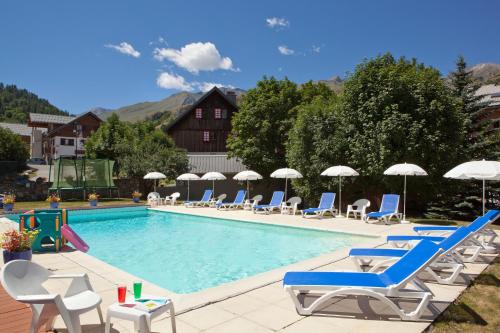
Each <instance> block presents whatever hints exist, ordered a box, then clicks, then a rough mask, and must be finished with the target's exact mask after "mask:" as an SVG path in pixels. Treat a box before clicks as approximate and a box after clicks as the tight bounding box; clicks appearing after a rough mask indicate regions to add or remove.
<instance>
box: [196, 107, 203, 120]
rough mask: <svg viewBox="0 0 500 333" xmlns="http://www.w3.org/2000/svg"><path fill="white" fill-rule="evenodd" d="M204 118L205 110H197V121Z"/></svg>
mask: <svg viewBox="0 0 500 333" xmlns="http://www.w3.org/2000/svg"><path fill="white" fill-rule="evenodd" d="M202 117H203V110H202V109H201V108H197V109H196V119H201V118H202Z"/></svg>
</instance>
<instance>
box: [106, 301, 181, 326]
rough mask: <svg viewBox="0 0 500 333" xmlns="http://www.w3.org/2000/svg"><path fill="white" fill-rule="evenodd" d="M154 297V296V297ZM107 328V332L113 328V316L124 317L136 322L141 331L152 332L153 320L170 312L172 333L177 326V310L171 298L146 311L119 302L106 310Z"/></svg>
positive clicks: (135, 324)
mask: <svg viewBox="0 0 500 333" xmlns="http://www.w3.org/2000/svg"><path fill="white" fill-rule="evenodd" d="M152 298H154V297H152ZM125 303H126V304H129V303H133V302H132V301H131V300H128V299H127V302H125ZM106 312H107V314H106V329H105V333H109V332H110V329H111V318H117V319H123V320H128V321H132V322H134V329H135V331H136V332H139V333H150V332H151V321H152V320H153V319H154V318H156V317H158V316H159V315H161V314H164V313H166V312H170V322H171V325H172V333H175V332H176V328H175V311H174V304H173V303H172V301H171V300H168V301H167V303H166V304H165V305H164V306H162V307H160V308H158V309H156V310H154V311H152V312H146V311H142V310H137V309H134V308H133V307H127V306H123V305H120V304H118V303H114V304H111V305H110V306H109V307H108V310H107V311H106Z"/></svg>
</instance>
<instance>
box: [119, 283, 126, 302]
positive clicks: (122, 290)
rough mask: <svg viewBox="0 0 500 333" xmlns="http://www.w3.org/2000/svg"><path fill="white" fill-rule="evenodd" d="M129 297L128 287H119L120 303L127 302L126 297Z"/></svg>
mask: <svg viewBox="0 0 500 333" xmlns="http://www.w3.org/2000/svg"><path fill="white" fill-rule="evenodd" d="M126 297H127V287H126V286H119V287H118V303H125V298H126Z"/></svg>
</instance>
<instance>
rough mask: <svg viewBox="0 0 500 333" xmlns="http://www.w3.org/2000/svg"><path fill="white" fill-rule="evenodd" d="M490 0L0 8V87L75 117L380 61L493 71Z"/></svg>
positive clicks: (499, 50) (494, 9) (494, 23)
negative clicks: (481, 66) (12, 87)
mask: <svg viewBox="0 0 500 333" xmlns="http://www.w3.org/2000/svg"><path fill="white" fill-rule="evenodd" d="M499 12H500V1H493V0H491V1H486V0H474V1H473V0H470V1H464V0H446V1H445V0H442V1H435V0H420V1H403V0H399V1H396V0H394V1H389V0H377V1H371V0H364V1H361V0H358V1H352V0H351V1H312V0H309V1H272V0H267V1H261V0H252V1H227V0H226V1H219V0H211V1H158V0H149V1H145V0H143V1H125V0H121V1H109V0H107V1H102V0H101V1H93V0H86V1H78V2H77V1H55V0H46V1H35V0H33V1H23V0H18V1H8V2H7V1H6V2H4V3H3V4H2V10H1V11H0V82H4V83H13V84H16V85H18V86H20V87H22V88H26V89H28V90H30V91H33V92H34V93H36V94H38V95H39V96H41V97H43V98H46V99H48V100H49V101H50V102H51V103H53V104H54V105H56V106H58V107H59V108H62V109H64V110H67V111H69V112H71V113H74V114H77V113H81V112H83V111H86V110H88V109H89V108H92V107H95V106H101V107H106V108H117V107H120V106H124V105H129V104H132V103H137V102H142V101H154V100H160V99H162V98H165V97H166V96H168V95H170V94H172V93H175V92H178V91H179V89H188V90H193V91H197V90H200V89H206V88H207V87H210V86H211V84H213V83H217V84H222V85H227V86H234V87H240V88H243V89H248V88H251V87H253V86H254V85H255V82H256V81H258V80H259V79H260V78H262V76H263V75H274V76H276V77H280V78H281V77H284V76H288V77H289V78H290V79H292V80H294V81H296V82H304V81H307V80H310V79H312V80H318V79H327V78H330V77H332V76H333V75H340V76H341V77H343V76H345V75H346V73H348V72H352V71H353V70H354V67H355V65H356V64H357V63H359V62H360V61H362V60H363V59H364V58H367V57H368V58H370V57H374V56H376V55H378V54H381V53H385V52H388V51H389V52H392V53H393V54H395V55H396V56H400V55H404V56H406V57H409V58H411V57H416V58H417V59H418V60H419V61H421V62H424V63H425V64H427V65H431V66H434V67H436V68H438V69H439V70H441V71H442V72H443V73H448V72H449V71H450V70H452V69H453V68H454V61H455V59H456V57H457V55H458V54H463V55H464V56H465V57H466V60H467V61H468V63H469V64H475V63H480V62H496V63H500V47H499V44H498V38H499V32H500V28H499V25H498V13H499Z"/></svg>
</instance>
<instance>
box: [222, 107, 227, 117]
mask: <svg viewBox="0 0 500 333" xmlns="http://www.w3.org/2000/svg"><path fill="white" fill-rule="evenodd" d="M222 119H227V110H226V109H224V110H222Z"/></svg>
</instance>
